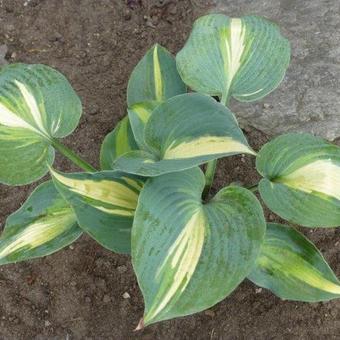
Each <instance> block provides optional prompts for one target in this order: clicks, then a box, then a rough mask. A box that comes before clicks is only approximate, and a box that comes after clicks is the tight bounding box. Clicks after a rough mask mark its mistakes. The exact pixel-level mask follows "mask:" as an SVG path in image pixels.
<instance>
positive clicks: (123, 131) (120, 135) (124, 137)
mask: <svg viewBox="0 0 340 340" xmlns="http://www.w3.org/2000/svg"><path fill="white" fill-rule="evenodd" d="M128 126H129V120H128V119H123V120H122V121H121V122H120V123H119V128H118V132H117V137H116V154H117V155H123V154H124V153H127V152H129V151H131V150H130V147H129V141H128V138H129V137H128Z"/></svg>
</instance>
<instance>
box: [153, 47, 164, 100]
mask: <svg viewBox="0 0 340 340" xmlns="http://www.w3.org/2000/svg"><path fill="white" fill-rule="evenodd" d="M153 73H154V82H155V95H156V100H157V101H160V102H161V101H162V100H163V81H162V72H161V66H160V63H159V57H158V45H156V46H155V48H154V50H153Z"/></svg>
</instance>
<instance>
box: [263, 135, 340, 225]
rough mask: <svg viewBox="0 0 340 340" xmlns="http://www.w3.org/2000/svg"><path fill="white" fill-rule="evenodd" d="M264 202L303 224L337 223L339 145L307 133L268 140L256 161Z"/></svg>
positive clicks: (339, 212)
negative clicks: (261, 177) (260, 177)
mask: <svg viewBox="0 0 340 340" xmlns="http://www.w3.org/2000/svg"><path fill="white" fill-rule="evenodd" d="M256 166H257V170H258V171H259V172H260V174H261V175H262V176H263V177H265V178H264V179H262V180H261V182H260V184H259V190H260V193H261V197H262V199H263V200H264V202H265V203H266V205H267V206H268V207H269V208H270V209H271V210H272V211H274V212H275V213H276V214H278V215H279V216H281V217H282V218H284V219H286V220H287V221H290V222H293V223H296V224H300V225H303V226H306V227H336V226H340V148H339V147H338V146H336V145H333V144H331V143H328V142H326V141H325V140H323V139H322V138H318V137H315V136H312V135H309V134H296V133H292V134H286V135H283V136H280V137H278V138H276V139H274V140H272V141H271V142H269V143H267V144H266V145H265V146H264V147H263V148H262V149H261V151H260V152H259V154H258V157H257V160H256Z"/></svg>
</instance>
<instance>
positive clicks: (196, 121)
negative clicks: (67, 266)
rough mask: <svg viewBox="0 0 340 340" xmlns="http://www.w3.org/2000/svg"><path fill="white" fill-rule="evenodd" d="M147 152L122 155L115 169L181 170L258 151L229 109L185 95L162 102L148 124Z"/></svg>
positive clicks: (148, 173)
mask: <svg viewBox="0 0 340 340" xmlns="http://www.w3.org/2000/svg"><path fill="white" fill-rule="evenodd" d="M144 141H145V143H146V145H147V148H148V150H151V151H150V152H147V151H132V152H130V153H127V154H125V155H123V156H122V157H120V158H118V159H117V161H116V162H115V163H114V166H113V168H114V169H115V170H119V171H123V172H127V173H132V174H137V175H141V176H158V175H161V174H164V173H169V172H174V171H181V170H185V169H189V168H192V167H195V166H197V165H199V164H203V163H205V162H207V161H209V160H213V159H217V158H221V157H225V156H230V155H235V154H239V153H248V154H254V151H252V150H251V148H250V147H249V145H248V143H247V140H246V138H245V137H244V135H243V133H242V131H241V129H240V128H239V126H238V124H237V122H236V120H235V117H234V115H233V114H232V113H231V112H230V111H229V109H228V108H226V107H225V106H223V105H221V104H220V103H218V102H216V101H215V100H214V99H212V98H210V97H208V96H206V95H202V94H198V93H191V94H183V95H179V96H176V97H173V98H171V99H169V100H167V101H166V102H164V103H163V104H161V105H159V106H158V107H157V108H156V109H155V110H154V111H153V112H152V115H151V117H150V118H149V120H148V122H147V123H146V126H145V131H144Z"/></svg>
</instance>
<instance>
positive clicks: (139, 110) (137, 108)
mask: <svg viewBox="0 0 340 340" xmlns="http://www.w3.org/2000/svg"><path fill="white" fill-rule="evenodd" d="M131 110H132V111H133V112H135V113H136V114H137V115H138V117H139V119H140V120H141V121H142V122H143V123H144V124H146V123H147V121H148V120H149V118H150V115H151V111H149V110H147V109H146V108H145V104H143V103H141V104H135V105H132V107H131Z"/></svg>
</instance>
